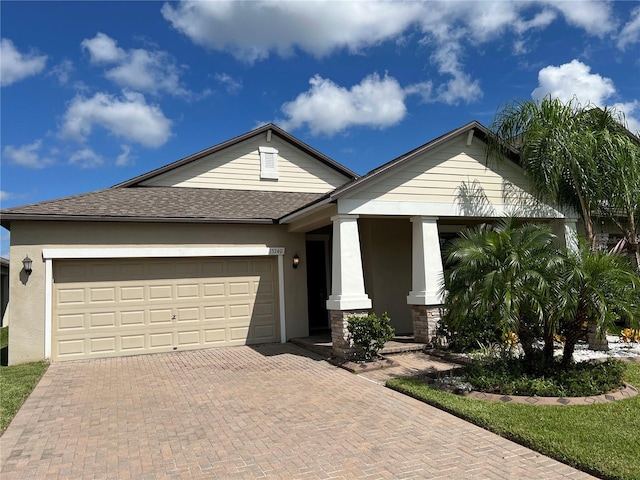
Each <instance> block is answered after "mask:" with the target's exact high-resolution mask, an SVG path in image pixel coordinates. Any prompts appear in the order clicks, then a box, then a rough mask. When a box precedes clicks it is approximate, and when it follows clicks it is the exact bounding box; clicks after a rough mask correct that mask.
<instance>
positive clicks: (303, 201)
mask: <svg viewBox="0 0 640 480" xmlns="http://www.w3.org/2000/svg"><path fill="white" fill-rule="evenodd" d="M486 137H487V131H486V129H485V128H484V127H483V126H482V125H480V124H479V123H477V122H471V123H469V124H467V125H465V126H463V127H461V128H459V129H457V130H454V131H452V132H450V133H448V134H446V135H443V136H442V137H439V138H437V139H435V140H433V141H431V142H429V143H427V144H425V145H423V146H421V147H418V148H416V149H415V150H412V151H410V152H408V153H407V154H405V155H403V156H401V157H399V158H397V159H395V160H392V161H390V162H389V163H387V164H385V165H382V166H381V167H379V168H377V169H375V170H373V171H371V172H370V173H368V174H366V175H364V176H358V175H356V174H355V173H354V172H352V171H350V170H349V169H347V168H345V167H343V166H341V165H339V164H337V163H336V162H334V161H332V160H331V159H329V158H327V157H326V156H324V155H323V154H321V153H320V152H318V151H316V150H314V149H313V148H311V147H310V146H308V145H306V144H304V143H303V142H301V141H300V140H298V139H296V138H295V137H293V136H292V135H290V134H288V133H287V132H285V131H283V130H282V129H280V128H278V127H277V126H275V125H273V124H269V125H265V126H262V127H260V128H257V129H255V130H253V131H251V132H248V133H246V134H244V135H241V136H239V137H236V138H234V139H231V140H229V141H227V142H224V143H222V144H219V145H217V146H214V147H211V148H209V149H207V150H204V151H202V152H199V153H196V154H194V155H191V156H189V157H187V158H184V159H182V160H179V161H177V162H174V163H171V164H169V165H167V166H164V167H162V168H159V169H157V170H154V171H152V172H149V173H147V174H144V175H141V176H139V177H136V178H133V179H131V180H129V181H126V182H124V183H121V184H119V185H115V186H114V187H111V188H108V189H105V190H99V191H95V192H90V193H86V194H82V195H76V196H72V197H67V198H62V199H58V200H52V201H46V202H41V203H36V204H31V205H25V206H20V207H15V208H10V209H6V210H4V211H2V225H3V226H5V227H6V228H8V229H10V231H11V251H10V252H11V253H10V257H11V260H10V261H11V275H12V278H11V282H10V318H9V322H10V325H11V327H10V328H11V335H10V345H9V355H10V358H9V362H10V363H11V364H16V363H22V362H27V361H33V360H40V359H44V358H48V359H51V360H52V361H66V360H75V359H85V358H99V357H110V356H120V355H137V354H143V353H152V352H169V351H174V350H187V349H199V348H210V347H216V346H230V345H241V344H252V343H268V342H285V341H287V340H288V339H290V338H294V337H302V336H307V335H309V334H310V333H313V332H315V331H320V330H323V329H329V328H330V329H331V333H332V339H333V346H334V353H335V354H336V355H344V353H345V349H346V348H347V346H348V344H347V342H346V317H347V316H348V315H349V314H351V313H352V312H362V311H367V310H370V309H373V310H374V311H376V312H379V313H382V312H384V311H386V312H388V313H389V315H390V317H391V319H392V324H393V326H394V327H395V329H396V332H399V333H410V334H411V333H412V334H413V335H414V336H415V338H416V340H417V341H429V340H430V338H431V336H432V335H433V328H434V322H435V321H436V320H437V318H438V315H439V307H440V305H441V303H442V298H441V294H440V281H441V278H442V270H443V267H442V260H441V251H440V249H441V245H442V243H443V242H444V241H446V240H447V239H448V238H451V237H453V236H455V235H456V233H457V232H459V231H460V230H462V229H464V228H466V227H467V226H470V225H475V224H478V223H480V222H484V221H487V220H491V219H495V218H499V217H502V216H504V215H507V214H516V215H519V216H521V217H523V218H530V219H539V220H542V221H547V222H550V223H552V225H554V227H555V228H557V232H558V233H559V234H561V235H562V236H565V235H573V232H575V228H576V221H577V220H576V218H575V217H568V216H567V215H566V214H564V213H563V212H561V211H559V210H557V209H554V208H552V207H550V206H548V205H544V204H542V203H540V202H538V201H537V200H536V199H535V198H534V197H533V196H532V195H530V194H529V193H528V192H529V188H528V186H527V183H526V181H525V178H524V175H523V172H522V170H521V169H520V167H519V166H518V165H517V162H516V160H517V158H516V157H514V158H512V159H505V160H504V161H502V162H498V163H496V164H495V165H492V164H487V162H486V159H485V151H486ZM27 256H28V257H29V258H31V259H32V260H33V266H32V273H31V274H29V275H27V273H26V272H25V270H24V269H23V264H22V261H23V259H24V258H25V257H27Z"/></svg>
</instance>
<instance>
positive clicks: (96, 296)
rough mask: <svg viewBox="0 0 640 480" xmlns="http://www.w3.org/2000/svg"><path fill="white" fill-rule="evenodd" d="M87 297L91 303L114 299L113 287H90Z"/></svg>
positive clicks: (113, 300)
mask: <svg viewBox="0 0 640 480" xmlns="http://www.w3.org/2000/svg"><path fill="white" fill-rule="evenodd" d="M89 298H90V299H91V303H104V302H115V301H116V289H115V287H100V288H91V289H90V290H89Z"/></svg>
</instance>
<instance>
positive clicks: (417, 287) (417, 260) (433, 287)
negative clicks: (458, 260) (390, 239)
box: [407, 216, 444, 343]
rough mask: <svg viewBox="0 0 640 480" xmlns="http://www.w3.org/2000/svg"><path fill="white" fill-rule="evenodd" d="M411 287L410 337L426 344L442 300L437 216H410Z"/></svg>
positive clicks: (430, 337)
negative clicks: (411, 233)
mask: <svg viewBox="0 0 640 480" xmlns="http://www.w3.org/2000/svg"><path fill="white" fill-rule="evenodd" d="M411 223H412V224H413V236H412V257H411V258H412V262H411V279H412V290H411V291H410V292H409V295H408V296H407V303H408V304H409V305H411V316H412V319H413V336H414V339H415V341H416V342H424V343H430V342H431V340H432V339H433V337H434V336H435V329H436V327H437V325H438V321H439V320H440V310H441V307H442V303H443V298H442V294H441V292H440V285H441V282H442V279H443V275H444V273H443V272H444V269H443V267H442V257H441V254H440V238H439V236H438V218H437V217H420V216H419V217H412V218H411Z"/></svg>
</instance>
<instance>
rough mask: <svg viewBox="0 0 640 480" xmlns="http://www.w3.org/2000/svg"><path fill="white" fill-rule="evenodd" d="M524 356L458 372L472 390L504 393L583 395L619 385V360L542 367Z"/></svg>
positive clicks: (475, 364)
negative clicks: (527, 360) (526, 360)
mask: <svg viewBox="0 0 640 480" xmlns="http://www.w3.org/2000/svg"><path fill="white" fill-rule="evenodd" d="M539 365H540V364H539V363H538V364H535V363H533V364H532V363H530V362H529V363H527V362H525V361H523V359H507V358H498V359H491V360H488V361H478V362H473V363H471V364H469V365H467V366H465V367H464V368H463V369H462V370H461V372H460V374H461V376H463V377H464V379H465V380H466V381H467V382H469V383H470V384H471V385H473V388H474V389H475V390H478V391H481V392H487V393H502V394H506V395H531V396H533V395H537V396H540V397H585V396H591V395H600V394H603V393H606V392H610V391H612V390H615V389H616V388H619V387H621V386H622V376H623V374H624V371H625V364H624V363H622V362H621V361H620V360H607V361H605V362H599V361H589V362H580V363H576V364H572V365H570V366H569V367H565V366H562V365H561V364H560V363H559V362H555V363H554V364H553V365H551V366H547V367H546V368H544V369H542V368H539Z"/></svg>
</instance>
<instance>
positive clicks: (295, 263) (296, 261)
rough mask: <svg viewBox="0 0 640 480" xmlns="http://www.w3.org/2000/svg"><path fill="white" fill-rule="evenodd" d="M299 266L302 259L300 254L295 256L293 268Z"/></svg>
mask: <svg viewBox="0 0 640 480" xmlns="http://www.w3.org/2000/svg"><path fill="white" fill-rule="evenodd" d="M298 265H300V257H299V256H298V254H297V253H296V254H295V255H294V256H293V268H298Z"/></svg>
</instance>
